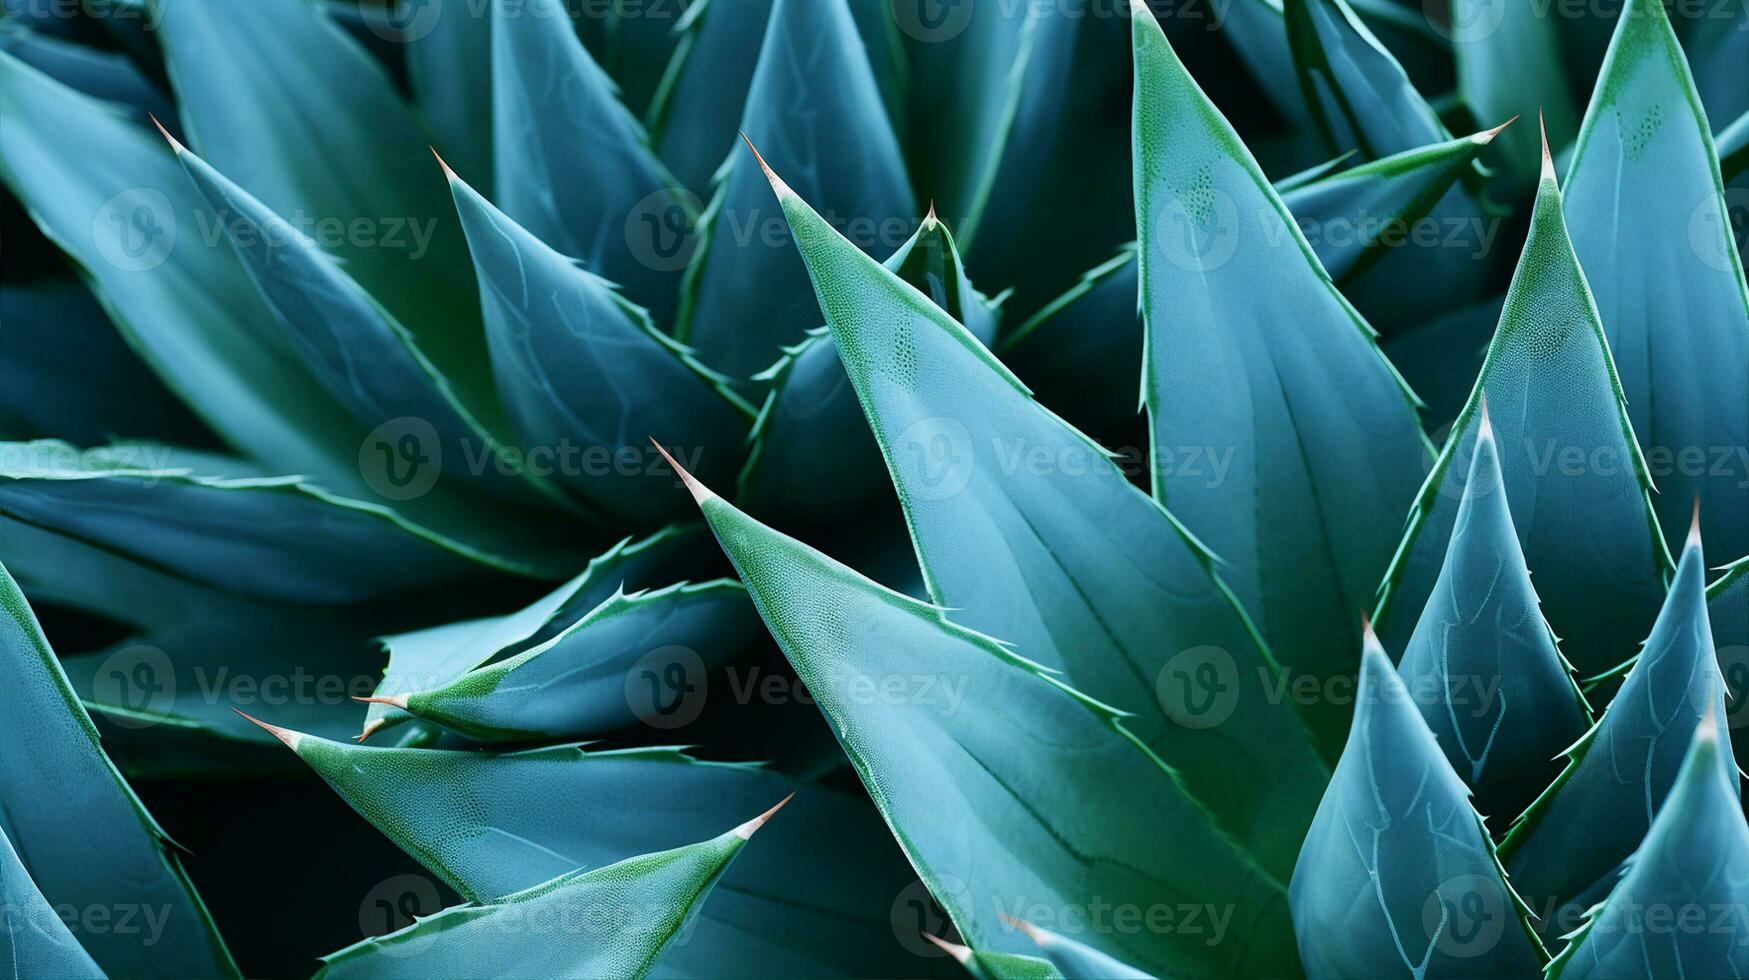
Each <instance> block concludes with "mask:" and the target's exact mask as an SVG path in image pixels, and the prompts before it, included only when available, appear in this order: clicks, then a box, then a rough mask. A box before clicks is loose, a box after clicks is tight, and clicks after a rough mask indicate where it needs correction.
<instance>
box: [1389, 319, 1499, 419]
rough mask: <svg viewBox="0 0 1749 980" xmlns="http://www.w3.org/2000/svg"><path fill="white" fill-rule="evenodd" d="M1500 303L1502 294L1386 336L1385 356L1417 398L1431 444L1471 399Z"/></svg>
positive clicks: (1491, 336) (1492, 334)
mask: <svg viewBox="0 0 1749 980" xmlns="http://www.w3.org/2000/svg"><path fill="white" fill-rule="evenodd" d="M1505 305H1506V294H1505V292H1504V290H1503V291H1502V292H1501V293H1500V294H1499V295H1497V296H1494V297H1492V298H1489V299H1485V300H1483V301H1482V302H1480V303H1475V304H1472V305H1469V306H1462V307H1459V308H1457V309H1455V310H1451V311H1449V312H1446V313H1444V314H1440V315H1436V316H1434V317H1432V318H1431V319H1429V320H1427V321H1426V322H1424V323H1422V324H1420V325H1419V326H1416V327H1411V328H1410V329H1408V330H1404V331H1402V332H1401V333H1398V334H1397V335H1396V336H1394V337H1387V338H1385V341H1384V350H1385V357H1387V358H1389V359H1390V362H1391V363H1392V364H1393V365H1395V366H1396V368H1397V370H1398V371H1399V372H1400V373H1401V374H1402V375H1403V377H1404V378H1405V379H1407V380H1408V382H1409V387H1410V388H1411V389H1412V390H1414V392H1415V394H1416V395H1417V396H1419V397H1420V399H1421V403H1422V404H1423V405H1424V406H1425V407H1424V408H1423V409H1422V411H1421V421H1422V425H1423V426H1425V427H1426V429H1427V431H1428V433H1429V437H1430V438H1431V439H1432V440H1433V444H1434V445H1436V446H1438V445H1443V444H1444V443H1445V436H1446V435H1447V434H1448V433H1449V432H1450V431H1451V423H1452V420H1453V419H1456V418H1457V416H1458V413H1459V412H1460V411H1462V410H1463V407H1464V404H1465V403H1466V402H1468V401H1469V400H1470V390H1471V389H1472V388H1473V387H1475V384H1476V375H1478V374H1480V373H1481V371H1482V359H1483V358H1484V357H1485V356H1486V355H1487V353H1488V342H1489V341H1490V340H1492V339H1493V338H1494V326H1495V324H1498V323H1499V322H1500V311H1501V309H1503V308H1504V307H1505Z"/></svg>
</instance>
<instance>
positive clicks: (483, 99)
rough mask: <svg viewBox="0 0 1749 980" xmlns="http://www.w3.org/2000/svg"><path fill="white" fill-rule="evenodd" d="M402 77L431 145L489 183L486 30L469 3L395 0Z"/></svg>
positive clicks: (489, 92)
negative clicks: (403, 64)
mask: <svg viewBox="0 0 1749 980" xmlns="http://www.w3.org/2000/svg"><path fill="white" fill-rule="evenodd" d="M389 9H390V14H391V16H392V17H393V18H394V26H396V27H398V29H399V37H400V39H401V41H402V43H404V44H405V45H406V52H407V53H406V61H407V82H408V87H409V88H411V89H412V91H413V99H414V103H415V104H416V105H417V107H418V109H419V115H420V118H421V119H422V120H423V121H424V123H425V128H426V129H428V130H430V131H431V138H432V146H433V147H435V148H436V150H437V152H439V153H441V154H443V158H444V159H445V160H448V161H449V163H450V165H451V166H453V167H458V168H460V169H461V172H462V173H464V174H467V175H468V176H470V177H472V178H473V179H474V180H476V181H479V182H480V185H481V186H482V187H493V186H495V185H494V184H493V183H492V153H493V150H492V147H493V137H494V133H493V131H492V31H491V30H490V24H488V23H485V22H484V18H483V17H482V16H481V14H482V12H483V11H482V9H481V8H478V7H476V6H475V5H473V4H470V3H447V4H446V3H426V2H424V0H395V2H394V3H392V4H391V5H390V8H389Z"/></svg>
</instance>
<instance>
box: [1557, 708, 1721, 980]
mask: <svg viewBox="0 0 1749 980" xmlns="http://www.w3.org/2000/svg"><path fill="white" fill-rule="evenodd" d="M1721 741H1722V739H1721V738H1720V734H1719V730H1718V726H1717V725H1716V719H1708V720H1705V721H1702V722H1701V724H1700V729H1699V730H1698V731H1696V732H1695V734H1694V738H1693V739H1692V740H1690V742H1689V744H1688V755H1687V758H1686V759H1684V760H1683V763H1682V770H1681V772H1679V773H1678V774H1677V777H1676V783H1675V785H1674V786H1673V787H1672V788H1671V790H1670V795H1669V797H1668V798H1666V799H1665V801H1664V807H1663V809H1662V810H1660V811H1659V812H1658V817H1657V819H1655V820H1653V821H1652V826H1651V829H1650V830H1649V831H1647V833H1646V839H1645V840H1643V841H1641V842H1640V845H1639V847H1638V848H1637V849H1636V850H1635V851H1634V855H1633V857H1631V858H1629V859H1628V862H1627V868H1626V870H1625V873H1624V874H1623V875H1622V878H1621V881H1619V882H1617V883H1615V886H1614V887H1613V888H1611V889H1610V892H1609V897H1608V898H1607V899H1605V900H1604V902H1603V905H1602V906H1601V907H1599V908H1596V909H1593V910H1592V911H1591V912H1590V913H1589V914H1588V915H1587V917H1586V920H1585V926H1584V928H1583V929H1581V930H1580V932H1579V934H1578V935H1576V936H1574V937H1573V940H1572V943H1571V944H1570V945H1569V946H1568V947H1567V948H1566V950H1565V951H1563V952H1562V953H1561V955H1560V956H1559V957H1557V958H1556V959H1555V962H1554V963H1552V964H1550V967H1549V974H1548V975H1549V978H1550V980H1591V978H1596V980H1602V978H1606V977H1608V978H1614V977H1644V978H1646V980H1651V978H1654V977H1678V976H1680V977H1740V976H1743V975H1744V974H1745V973H1749V945H1746V944H1744V942H1743V941H1742V940H1743V934H1742V932H1741V931H1740V929H1741V928H1742V920H1741V919H1740V918H1739V916H1741V915H1742V911H1741V910H1742V909H1743V908H1744V907H1745V904H1746V903H1749V826H1746V825H1745V824H1744V822H1743V810H1742V808H1741V806H1740V805H1739V803H1738V799H1737V796H1738V789H1737V778H1738V776H1737V771H1736V769H1735V768H1734V767H1733V766H1732V765H1731V760H1730V753H1728V752H1726V751H1725V750H1724V747H1723V746H1722V745H1721V744H1720V743H1721ZM1666 923H1702V924H1703V926H1702V927H1700V928H1696V927H1694V926H1693V925H1681V926H1677V927H1674V928H1672V927H1671V926H1670V925H1667V924H1666Z"/></svg>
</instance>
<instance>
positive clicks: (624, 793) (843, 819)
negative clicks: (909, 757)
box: [279, 729, 917, 977]
mask: <svg viewBox="0 0 1749 980" xmlns="http://www.w3.org/2000/svg"><path fill="white" fill-rule="evenodd" d="M279 734H280V737H281V738H283V739H285V740H286V742H287V744H288V745H290V746H291V747H292V748H293V749H294V750H296V751H297V754H298V756H299V757H300V758H302V759H303V760H304V761H305V762H307V763H309V764H310V766H311V768H313V769H315V770H316V772H317V773H318V774H319V775H321V777H322V778H323V779H325V780H327V781H328V784H329V785H330V786H332V787H334V790H335V791H336V792H338V793H339V794H340V795H341V797H342V798H344V799H345V800H346V802H348V803H349V804H351V805H352V806H353V808H354V809H356V810H358V812H359V813H360V814H361V815H363V816H364V817H365V819H367V820H369V821H370V822H371V823H372V824H374V825H375V826H376V827H377V828H378V829H379V830H381V831H382V832H383V833H384V834H387V835H388V837H389V839H390V840H392V841H394V842H395V843H396V844H397V845H399V846H400V847H401V848H402V849H403V850H405V851H407V853H409V854H412V855H413V856H414V857H416V858H418V859H419V861H420V862H421V863H423V864H424V865H425V866H426V867H427V868H429V869H431V871H432V873H433V874H436V875H437V876H438V877H439V878H441V879H443V880H444V881H445V882H446V883H448V884H449V885H450V886H452V887H454V888H455V889H456V890H457V891H458V892H459V893H460V894H461V895H462V896H463V897H464V898H467V899H470V900H472V901H479V902H485V901H491V900H492V899H495V898H499V897H501V896H504V895H508V894H511V893H514V892H517V891H520V890H522V889H524V888H528V887H530V886H531V885H533V884H538V883H539V882H542V881H545V880H547V879H549V878H552V877H554V876H556V875H560V874H564V873H565V872H568V871H571V870H573V869H575V868H593V867H600V866H602V865H604V864H609V863H611V862H613V861H617V860H620V859H621V858H624V857H627V856H629V855H633V854H638V853H642V852H645V851H650V850H656V849H659V848H665V847H670V846H674V845H676V844H678V843H680V842H684V841H688V840H693V839H696V838H698V837H700V836H702V835H703V834H707V833H709V832H710V830H711V829H712V828H714V827H715V826H717V825H718V824H719V823H720V822H721V820H722V816H723V814H724V813H727V812H736V811H740V810H747V809H750V808H755V807H758V806H763V805H765V802H766V801H767V800H770V799H774V798H782V797H783V796H784V795H785V794H787V793H795V794H796V797H795V799H794V800H793V801H792V802H791V804H790V806H789V809H788V810H787V811H786V812H785V815H784V818H783V819H782V820H780V821H778V822H776V823H774V824H773V825H772V826H771V827H769V828H768V829H767V830H766V833H767V834H768V835H769V836H770V840H768V841H767V842H766V843H767V844H768V845H769V846H768V847H766V848H763V849H761V850H759V851H756V852H754V853H751V854H748V855H747V859H746V860H745V861H744V862H741V863H739V864H737V865H735V866H734V867H732V868H731V869H730V870H729V872H728V874H727V876H726V878H725V882H724V887H723V889H722V891H721V892H719V893H718V895H717V896H716V898H715V899H714V900H713V901H712V902H711V904H709V905H708V906H706V907H705V910H704V913H703V915H702V916H701V917H700V918H699V921H698V922H697V924H696V926H695V927H694V930H693V941H692V942H691V943H689V944H688V945H687V946H686V947H685V948H683V949H680V950H676V951H675V953H674V954H673V955H672V956H671V957H670V959H669V960H668V961H667V962H666V964H665V967H666V968H667V969H666V970H665V971H664V972H668V973H671V974H676V975H684V974H691V975H695V976H724V975H730V976H782V977H820V976H832V975H839V974H851V973H868V972H873V973H878V974H883V975H888V976H904V975H907V974H908V973H910V972H911V971H913V970H914V969H915V968H916V960H915V959H913V958H912V957H911V955H910V954H908V953H906V952H905V950H904V948H903V947H901V946H900V945H899V944H898V943H896V942H895V937H894V935H893V932H892V927H891V923H890V915H889V907H890V906H891V905H892V904H893V903H894V901H895V899H894V896H895V895H899V894H902V893H904V892H905V889H906V887H907V884H908V883H910V887H911V888H912V889H913V890H914V889H916V887H917V886H916V885H915V884H914V883H912V876H911V873H910V869H909V868H907V867H906V866H905V863H904V859H903V857H902V856H901V855H900V854H899V852H898V849H897V848H896V847H895V846H894V845H893V844H892V842H891V838H890V836H889V835H888V833H887V829H886V827H885V826H883V825H882V824H881V822H880V819H879V817H878V816H877V815H876V814H875V812H874V811H873V809H872V808H870V807H869V806H868V805H867V804H866V803H863V802H861V801H859V800H856V799H854V798H852V797H850V796H846V795H843V794H839V793H835V792H831V791H828V790H824V789H820V788H818V787H813V786H806V785H803V784H801V783H798V782H795V781H794V780H791V779H789V778H787V777H784V776H780V775H778V774H776V773H773V772H768V771H766V770H764V769H760V768H758V767H755V766H747V765H733V764H723V763H710V762H698V761H695V760H693V759H691V758H689V757H687V756H686V755H683V754H681V753H680V752H677V751H674V750H671V749H634V750H626V751H619V752H584V751H582V750H581V749H580V748H579V747H578V746H574V745H562V746H555V747H552V748H544V749H532V750H529V751H525V752H513V753H507V754H502V755H500V754H494V753H488V752H453V751H443V750H436V749H372V748H364V747H359V746H353V745H348V744H345V743H339V742H330V741H325V740H323V739H318V738H313V737H310V736H307V735H302V734H300V733H297V732H289V731H285V730H283V729H281V730H279Z"/></svg>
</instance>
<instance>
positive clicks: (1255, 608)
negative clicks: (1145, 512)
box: [1134, 0, 1429, 749]
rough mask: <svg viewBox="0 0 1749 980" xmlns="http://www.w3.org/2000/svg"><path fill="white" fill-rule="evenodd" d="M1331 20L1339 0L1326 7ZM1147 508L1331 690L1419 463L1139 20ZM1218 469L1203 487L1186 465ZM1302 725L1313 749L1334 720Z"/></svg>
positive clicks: (1396, 384)
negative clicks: (1213, 563) (1175, 529)
mask: <svg viewBox="0 0 1749 980" xmlns="http://www.w3.org/2000/svg"><path fill="white" fill-rule="evenodd" d="M1333 2H1340V0H1333ZM1134 35H1135V38H1134V44H1135V59H1136V99H1135V132H1134V135H1135V160H1136V172H1135V189H1136V223H1137V226H1138V227H1139V228H1140V229H1141V248H1140V260H1141V265H1140V270H1139V275H1140V282H1141V307H1142V318H1143V322H1144V328H1145V333H1146V349H1145V353H1144V361H1143V369H1142V389H1143V400H1144V402H1145V403H1146V406H1147V409H1148V419H1149V423H1150V435H1151V439H1152V442H1153V463H1154V466H1153V483H1154V496H1155V497H1156V499H1158V500H1159V501H1160V502H1161V503H1162V504H1164V505H1165V506H1166V508H1167V509H1168V510H1170V511H1171V512H1172V513H1173V514H1174V515H1175V516H1177V517H1178V518H1179V519H1180V520H1182V521H1183V522H1184V524H1185V526H1186V527H1188V528H1189V529H1190V530H1191V532H1192V533H1194V534H1196V535H1197V536H1198V537H1199V538H1201V539H1202V540H1203V541H1205V542H1207V544H1208V545H1209V547H1210V548H1211V549H1213V550H1214V552H1215V553H1216V554H1218V555H1220V556H1221V557H1222V558H1223V559H1224V561H1225V562H1226V563H1227V564H1228V565H1229V567H1230V568H1231V569H1232V574H1231V576H1230V581H1231V582H1232V583H1233V589H1234V591H1235V592H1236V593H1237V594H1238V596H1239V598H1240V600H1241V601H1243V602H1244V603H1245V605H1246V607H1247V608H1248V609H1250V610H1251V612H1252V614H1253V615H1255V616H1256V617H1257V621H1258V624H1259V627H1260V629H1261V630H1262V633H1263V636H1264V638H1265V639H1266V640H1268V641H1269V643H1270V645H1271V647H1272V648H1273V650H1274V653H1275V655H1276V657H1277V659H1279V660H1280V662H1281V663H1282V665H1283V666H1284V667H1285V668H1286V669H1287V671H1288V672H1289V674H1290V675H1291V676H1293V677H1303V676H1310V677H1316V678H1319V679H1323V678H1328V677H1333V676H1341V675H1344V674H1346V673H1348V671H1350V670H1352V668H1353V658H1352V655H1351V654H1349V653H1347V651H1350V650H1352V649H1353V648H1354V645H1355V643H1357V642H1358V637H1357V636H1356V635H1355V624H1354V623H1353V618H1354V616H1353V610H1354V609H1356V608H1359V607H1360V606H1361V605H1362V603H1363V602H1364V601H1365V599H1366V597H1367V596H1368V595H1369V594H1370V592H1371V590H1372V587H1373V584H1374V583H1375V582H1376V581H1377V577H1378V575H1379V572H1380V570H1381V569H1383V568H1385V567H1386V565H1387V563H1388V562H1389V561H1390V556H1391V551H1392V548H1393V546H1394V543H1395V542H1394V541H1393V538H1394V537H1395V535H1394V534H1393V533H1392V532H1391V531H1390V528H1389V526H1388V524H1385V523H1383V522H1380V521H1379V520H1377V519H1376V515H1378V514H1381V513H1394V512H1396V511H1397V510H1399V509H1400V508H1401V507H1403V506H1405V505H1407V503H1408V502H1409V501H1410V500H1411V499H1412V498H1413V496H1414V493H1415V485H1416V483H1417V481H1419V480H1420V478H1421V474H1422V473H1423V472H1424V465H1425V459H1426V458H1427V456H1428V455H1429V450H1428V448H1427V445H1426V441H1425V439H1424V438H1423V437H1422V435H1421V431H1420V428H1419V426H1418V424H1417V422H1416V419H1415V399H1414V395H1413V394H1411V393H1410V392H1409V391H1408V389H1407V388H1405V387H1404V385H1403V383H1402V379H1401V378H1399V377H1398V376H1397V375H1396V373H1395V371H1394V370H1393V369H1392V368H1391V366H1390V364H1389V362H1387V361H1386V360H1385V359H1384V357H1383V355H1382V354H1380V353H1379V350H1378V346H1377V343H1376V341H1375V339H1374V336H1373V334H1372V332H1371V330H1370V328H1369V327H1368V326H1367V324H1366V322H1365V321H1364V320H1362V319H1361V317H1360V315H1359V314H1358V313H1356V312H1355V311H1354V308H1353V307H1352V306H1350V305H1349V304H1348V301H1347V300H1345V299H1344V298H1343V297H1342V295H1341V294H1340V293H1339V292H1338V291H1337V289H1336V286H1335V284H1333V283H1332V282H1331V281H1330V278H1329V276H1328V275H1327V274H1326V273H1325V272H1324V270H1323V268H1322V267H1321V266H1320V265H1319V263H1318V260H1317V258H1316V256H1315V255H1314V254H1313V252H1312V250H1311V247H1310V246H1309V245H1308V244H1307V243H1306V240H1305V238H1304V236H1302V235H1301V234H1300V232H1299V229H1298V228H1297V227H1295V226H1294V224H1293V218H1292V216H1291V215H1290V214H1289V213H1288V211H1287V208H1286V206H1285V205H1283V204H1282V201H1281V198H1280V197H1279V196H1278V195H1277V194H1276V193H1275V191H1274V190H1273V189H1272V188H1271V187H1270V186H1269V184H1268V182H1267V181H1266V180H1265V179H1264V177H1263V174H1262V172H1261V171H1260V170H1259V169H1258V166H1257V164H1256V162H1255V161H1254V160H1253V159H1252V158H1251V155H1250V153H1249V151H1247V150H1246V149H1245V147H1244V145H1243V144H1242V143H1240V142H1239V139H1238V136H1237V135H1236V134H1235V133H1234V132H1233V130H1232V128H1231V127H1230V126H1229V125H1227V123H1226V121H1225V120H1224V119H1223V118H1222V117H1221V116H1220V113H1219V112H1218V111H1217V110H1216V109H1215V108H1214V106H1213V105H1211V104H1210V103H1209V101H1208V99H1207V97H1206V96H1204V95H1203V93H1202V91H1201V89H1199V88H1198V87H1197V85H1196V82H1195V81H1194V80H1192V79H1191V77H1190V76H1189V74H1188V73H1187V72H1186V71H1185V69H1184V66H1183V64H1182V63H1180V62H1179V60H1178V58H1177V55H1176V54H1175V53H1174V52H1173V50H1172V48H1171V46H1170V45H1169V44H1168V43H1167V41H1166V37H1165V35H1164V34H1163V33H1161V31H1160V28H1159V25H1158V24H1157V23H1155V22H1154V20H1153V19H1152V17H1149V16H1143V15H1142V14H1140V13H1138V15H1137V16H1136V18H1135V22H1134ZM1223 454H1224V455H1225V456H1226V457H1227V459H1228V460H1229V461H1230V462H1229V464H1228V466H1227V469H1226V472H1225V473H1224V474H1223V475H1221V476H1218V477H1217V476H1216V475H1215V473H1214V471H1213V470H1212V469H1211V468H1210V467H1208V466H1206V465H1195V464H1194V460H1196V459H1198V458H1200V457H1207V456H1210V455H1213V456H1214V457H1215V458H1217V459H1218V458H1219V457H1220V456H1221V455H1223ZM1309 708H1310V709H1311V710H1310V711H1309V712H1308V720H1309V721H1310V722H1311V724H1312V726H1313V728H1314V730H1315V731H1316V732H1317V734H1318V736H1319V739H1320V741H1321V742H1322V743H1323V744H1324V745H1325V746H1326V748H1327V749H1332V748H1333V747H1334V746H1335V745H1336V744H1337V743H1338V742H1339V741H1340V738H1341V734H1340V733H1341V727H1342V724H1343V718H1344V715H1345V713H1346V712H1345V709H1344V707H1343V706H1341V705H1337V704H1334V703H1332V702H1331V700H1330V699H1319V700H1318V703H1317V704H1315V705H1311V706H1309Z"/></svg>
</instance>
